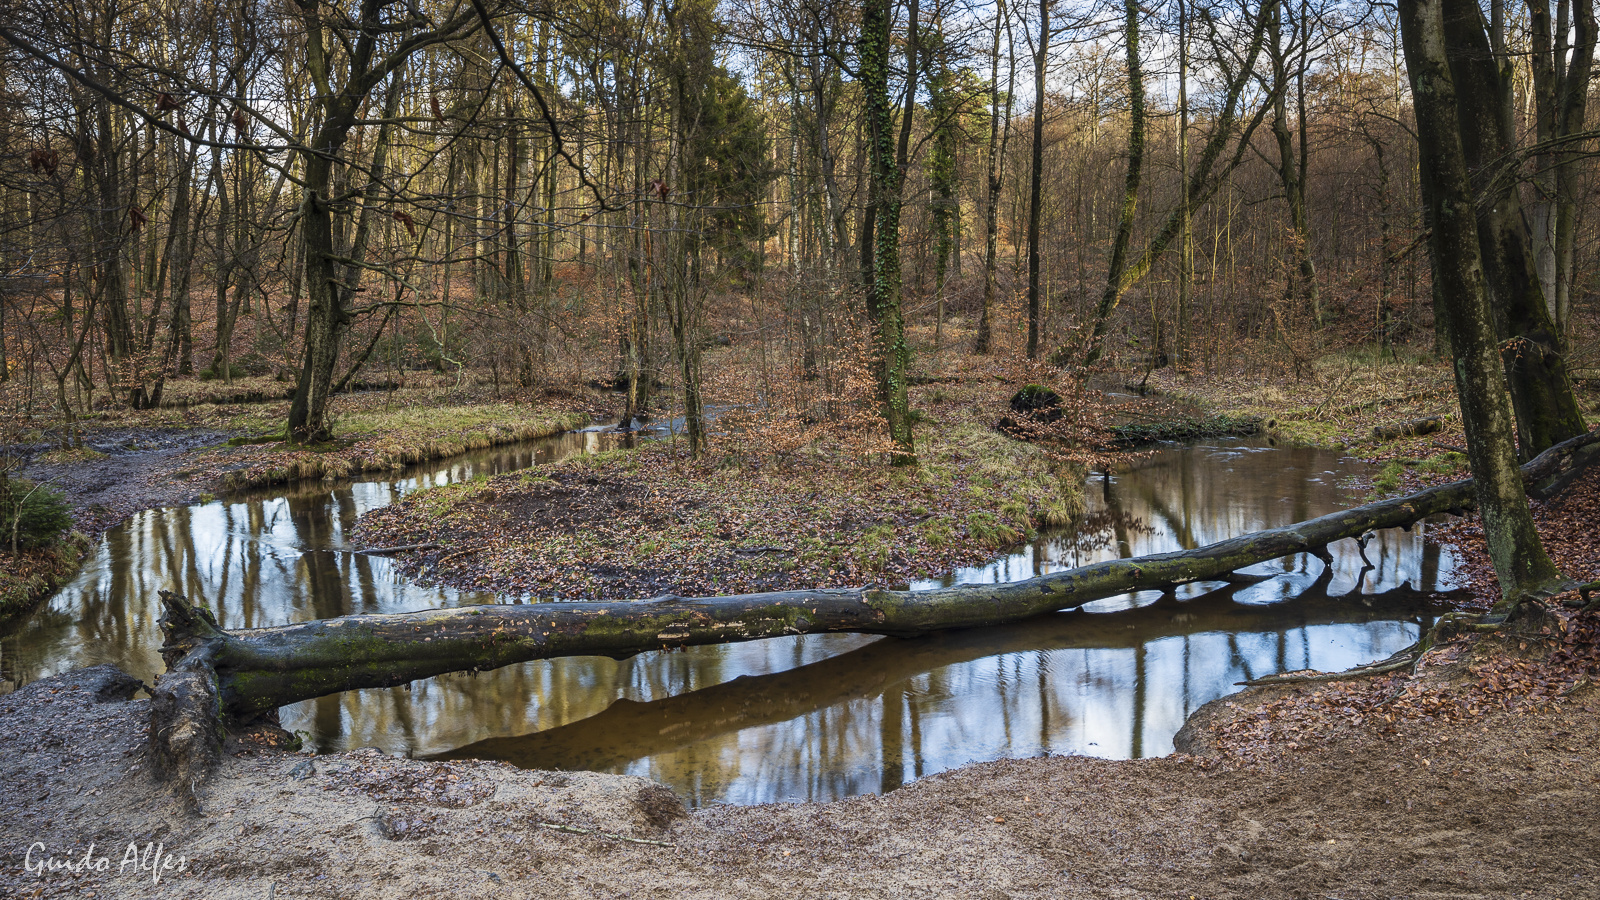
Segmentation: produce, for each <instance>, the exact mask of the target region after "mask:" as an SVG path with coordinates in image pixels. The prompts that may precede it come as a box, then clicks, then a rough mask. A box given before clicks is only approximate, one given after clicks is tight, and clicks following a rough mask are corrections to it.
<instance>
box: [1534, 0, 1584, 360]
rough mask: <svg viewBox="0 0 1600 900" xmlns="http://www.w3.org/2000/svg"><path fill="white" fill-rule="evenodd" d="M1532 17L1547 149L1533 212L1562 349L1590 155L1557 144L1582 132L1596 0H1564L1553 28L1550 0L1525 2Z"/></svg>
mask: <svg viewBox="0 0 1600 900" xmlns="http://www.w3.org/2000/svg"><path fill="white" fill-rule="evenodd" d="M1569 16H1570V21H1568V19H1569ZM1528 18H1529V32H1530V37H1531V39H1532V40H1531V50H1532V54H1531V57H1532V72H1533V101H1534V108H1535V136H1536V137H1537V140H1538V142H1539V144H1540V145H1543V146H1546V147H1549V148H1550V149H1549V150H1547V151H1545V152H1543V153H1541V154H1540V156H1539V160H1538V166H1537V174H1536V175H1535V176H1534V179H1533V183H1534V188H1535V191H1536V192H1537V199H1536V201H1535V202H1534V203H1533V205H1532V208H1531V209H1530V210H1529V217H1528V218H1529V220H1530V222H1531V223H1532V226H1533V227H1532V232H1533V234H1532V238H1533V252H1534V256H1535V259H1536V260H1537V266H1538V271H1539V281H1540V285H1541V287H1542V289H1543V291H1544V296H1545V306H1546V309H1547V310H1548V312H1549V314H1550V319H1551V321H1552V322H1553V323H1554V325H1555V329H1556V337H1557V339H1558V341H1559V342H1560V344H1561V346H1562V347H1563V348H1564V347H1565V343H1566V337H1567V330H1568V326H1569V322H1570V319H1571V315H1572V278H1573V275H1572V264H1573V250H1574V240H1575V228H1576V224H1577V207H1578V196H1579V193H1580V191H1581V186H1580V184H1579V179H1580V177H1581V175H1582V171H1581V169H1580V165H1581V162H1582V160H1583V159H1584V158H1585V154H1583V153H1582V152H1580V149H1579V148H1578V147H1576V146H1558V144H1560V143H1564V142H1566V141H1569V140H1571V139H1572V138H1573V137H1574V136H1576V135H1578V134H1580V133H1582V131H1583V127H1584V119H1585V117H1586V114H1587V109H1588V99H1589V96H1588V95H1589V78H1590V73H1591V72H1592V70H1593V68H1594V53H1595V39H1596V27H1595V16H1594V3H1593V2H1592V0H1570V2H1568V0H1563V2H1561V3H1560V4H1559V6H1558V16H1557V21H1556V22H1555V24H1554V26H1553V27H1552V24H1551V21H1550V4H1549V2H1548V0H1528ZM1569 34H1570V35H1571V38H1572V40H1571V43H1570V44H1569V43H1568V40H1567V37H1568V35H1569Z"/></svg>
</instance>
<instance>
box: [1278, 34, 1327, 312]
mask: <svg viewBox="0 0 1600 900" xmlns="http://www.w3.org/2000/svg"><path fill="white" fill-rule="evenodd" d="M1273 17H1274V19H1275V20H1278V21H1274V22H1273V23H1272V25H1271V26H1270V27H1271V31H1272V43H1271V45H1270V47H1271V50H1272V74H1273V79H1274V80H1275V81H1276V82H1277V92H1276V95H1275V96H1276V99H1275V100H1274V102H1273V104H1272V136H1273V138H1274V139H1275V141H1276V143H1277V145H1278V181H1279V183H1281V184H1282V185H1283V199H1284V202H1285V204H1286V205H1287V206H1288V207H1289V224H1290V227H1291V228H1293V233H1294V247H1293V248H1292V250H1293V253H1294V258H1295V268H1296V277H1295V280H1296V281H1297V282H1298V285H1299V291H1298V293H1299V295H1300V299H1301V300H1303V301H1304V302H1305V304H1306V306H1307V307H1308V308H1309V309H1310V310H1311V320H1312V321H1313V322H1315V323H1316V324H1318V325H1321V324H1322V300H1321V296H1320V294H1319V293H1318V291H1317V267H1316V263H1315V262H1314V261H1313V260H1312V258H1311V224H1310V222H1309V220H1308V218H1307V214H1306V185H1305V173H1306V166H1307V160H1306V158H1305V152H1306V141H1305V128H1306V120H1305V66H1306V58H1305V55H1306V52H1307V51H1306V49H1305V48H1306V44H1307V43H1308V42H1309V40H1310V37H1309V35H1308V34H1305V33H1303V32H1302V29H1308V28H1309V27H1310V25H1309V23H1307V22H1306V21H1304V15H1303V11H1302V17H1301V20H1300V21H1298V22H1296V23H1295V24H1294V26H1293V27H1292V28H1291V30H1290V38H1289V44H1288V46H1287V47H1286V46H1285V45H1284V42H1283V25H1282V21H1281V19H1282V17H1283V5H1282V4H1279V5H1277V6H1275V7H1274V8H1273ZM1291 54H1296V55H1297V56H1298V58H1297V59H1296V65H1295V71H1293V72H1291V71H1290V67H1289V58H1290V55H1291ZM1290 78H1294V79H1295V80H1296V81H1297V85H1298V86H1297V89H1296V90H1297V96H1298V97H1299V104H1298V105H1299V110H1298V112H1299V120H1298V123H1297V130H1298V131H1299V134H1300V148H1299V149H1300V152H1299V155H1298V157H1297V156H1296V153H1295V146H1294V135H1293V133H1292V132H1291V131H1290V129H1289V89H1288V85H1289V79H1290Z"/></svg>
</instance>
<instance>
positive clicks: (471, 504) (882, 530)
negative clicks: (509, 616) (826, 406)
mask: <svg viewBox="0 0 1600 900" xmlns="http://www.w3.org/2000/svg"><path fill="white" fill-rule="evenodd" d="M1014 389H1015V386H1012V387H1011V388H1010V389H1009V390H1008V389H1006V387H1005V385H1003V384H999V385H997V384H994V383H992V382H990V381H988V380H985V381H983V382H981V383H972V384H964V385H952V386H943V385H941V386H935V387H919V388H917V389H916V390H915V392H914V394H915V395H916V397H917V401H918V402H917V404H916V405H917V406H918V408H920V409H925V410H926V411H927V412H925V413H924V418H923V421H922V423H921V424H920V425H919V426H918V431H917V434H918V438H917V440H918V443H917V451H918V458H919V465H918V466H916V467H914V468H910V467H899V468H897V467H894V466H890V465H887V464H885V463H884V462H883V461H882V454H881V453H872V454H870V455H872V456H874V457H876V459H875V460H872V461H867V462H866V463H865V464H863V460H862V458H861V457H862V455H863V454H862V453H861V452H860V450H859V448H855V447H841V446H837V445H831V444H829V443H827V442H826V440H824V441H823V442H821V443H820V445H811V446H808V447H805V448H803V449H796V450H794V451H792V452H788V453H783V454H781V455H780V454H774V453H770V452H769V453H760V454H745V453H739V452H722V453H717V454H713V455H709V456H707V457H706V458H704V459H700V460H693V459H690V458H688V455H687V453H686V452H684V448H683V446H682V442H681V440H680V441H675V442H671V443H669V442H666V441H657V442H650V443H643V444H640V445H639V446H638V447H636V448H634V449H630V450H618V451H614V452H610V453H602V454H598V455H592V456H581V457H576V458H573V459H569V460H566V461H563V462H558V463H553V464H546V465H540V466H535V467H533V468H530V469H525V470H521V471H517V472H510V473H506V474H504V475H499V476H494V477H490V478H485V479H480V480H476V481H471V482H465V483H460V484H454V485H448V486H443V487H436V488H430V489H427V490H422V491H416V492H413V493H411V494H408V495H407V496H406V497H405V498H403V499H402V500H400V501H399V502H397V503H395V504H393V505H390V506H386V507H383V508H381V509H378V510H374V511H373V512H371V513H369V514H367V515H366V516H364V517H363V518H362V520H361V523H360V528H359V531H358V532H357V535H356V539H357V541H358V542H360V543H362V544H364V545H366V546H369V547H389V546H415V545H425V546H426V549H423V550H419V551H417V552H415V553H408V554H405V555H402V556H400V557H399V560H400V566H401V568H402V571H405V572H406V573H407V574H409V575H413V576H417V577H426V578H429V579H434V580H439V581H442V582H445V583H449V584H452V585H455V586H458V587H471V588H474V589H479V590H494V591H498V592H504V593H510V594H518V595H530V596H535V597H560V598H565V599H607V600H610V599H626V598H634V597H651V596H659V595H661V594H676V595H679V596H697V595H715V594H731V593H746V592H753V591H761V590H784V589H794V588H803V587H848V586H860V585H862V584H894V583H899V582H904V581H907V580H910V579H915V578H929V577H937V576H939V575H942V574H944V573H946V572H949V571H951V570H952V569H955V568H957V567H959V566H964V565H975V564H978V563H982V562H985V561H987V560H988V559H990V558H992V557H993V556H994V555H995V554H996V553H998V552H1000V551H1002V550H1004V549H1006V548H1009V547H1012V546H1014V545H1015V544H1016V543H1017V542H1019V541H1021V540H1022V539H1024V538H1026V537H1030V536H1032V535H1033V534H1034V533H1035V532H1036V531H1037V530H1038V529H1040V528H1043V527H1046V526H1052V525H1065V524H1067V523H1068V522H1070V521H1071V520H1072V519H1073V518H1074V517H1075V516H1077V515H1078V514H1079V513H1080V512H1081V510H1082V498H1081V484H1082V480H1083V474H1084V470H1083V468H1082V466H1081V465H1078V464H1076V463H1075V462H1074V461H1072V460H1066V459H1062V458H1060V457H1057V456H1054V455H1052V454H1051V453H1049V452H1048V451H1046V450H1044V449H1041V448H1040V447H1038V446H1035V445H1034V444H1030V443H1027V442H1023V441H1018V440H1015V439H1013V438H1010V437H1007V436H1005V435H1003V434H1000V433H999V432H997V431H996V430H995V429H994V428H993V425H994V423H995V422H996V421H998V420H999V419H1000V417H1001V416H1002V415H1003V414H1004V413H1005V412H1007V410H1006V406H1005V401H1006V398H1008V397H1009V396H1010V392H1011V390H1014ZM716 427H718V428H737V427H739V426H737V425H730V424H729V423H727V422H726V420H719V421H717V422H716ZM723 439H724V440H726V436H725V435H724V436H723ZM769 439H770V438H769Z"/></svg>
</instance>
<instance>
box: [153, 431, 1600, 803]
mask: <svg viewBox="0 0 1600 900" xmlns="http://www.w3.org/2000/svg"><path fill="white" fill-rule="evenodd" d="M1597 457H1600V431H1596V432H1589V433H1588V434H1584V435H1580V436H1578V437H1575V438H1573V439H1571V440H1569V441H1566V442H1564V443H1562V444H1559V445H1557V446H1555V447H1553V448H1551V449H1550V450H1548V451H1546V452H1545V453H1543V454H1541V455H1540V456H1539V457H1538V458H1536V459H1534V460H1533V461H1531V462H1529V463H1528V464H1527V465H1526V466H1524V467H1523V473H1524V478H1525V481H1526V482H1527V483H1528V485H1529V487H1530V489H1535V490H1537V489H1539V487H1540V486H1541V485H1548V484H1551V483H1559V484H1565V483H1567V482H1568V481H1570V478H1571V477H1573V476H1574V475H1575V473H1576V472H1577V471H1578V470H1579V469H1580V468H1582V467H1584V466H1587V465H1588V464H1590V463H1591V462H1592V461H1593V460H1594V459H1595V458H1597ZM1473 503H1474V499H1473V486H1472V482H1471V480H1466V481H1458V482H1455V483H1452V484H1446V485H1439V486H1436V487H1432V488H1428V489H1426V490H1423V491H1419V492H1418V493H1415V494H1412V495H1410V496H1407V497H1399V498H1395V499H1392V500H1385V501H1381V502H1378V503H1373V504H1369V505H1367V506H1362V507H1357V508H1355V509H1349V510H1344V511H1342V512H1337V513H1332V514H1330V515H1326V516H1322V517H1319V518H1316V519H1311V520H1309V521H1306V522H1300V523H1297V524H1294V525H1288V526H1285V527H1282V528H1274V529H1269V530H1266V531H1259V532H1255V533H1253V534H1247V535H1242V536H1240V537H1236V538H1230V539H1228V540H1225V541H1219V542H1217V543H1215V544H1211V545H1210V546H1207V547H1201V548H1199V549H1196V550H1185V551H1178V552H1171V553H1158V554H1152V555H1150V556H1143V557H1135V558H1133V559H1117V560H1109V561H1105V562H1099V563H1094V564H1092V565H1088V566H1082V567H1079V568H1076V569H1069V570H1065V571H1062V572H1054V573H1051V574H1048V575H1044V576H1040V577H1038V578H1032V579H1029V580H1027V581H1018V582H1011V583H1008V584H993V585H960V586H956V587H949V588H940V589H935V590H928V591H915V592H913V591H895V590H882V589H876V588H851V589H837V588H836V589H810V590H793V591H776V592H769V593H760V594H743V595H736V596H727V597H695V598H686V597H675V596H665V597H657V598H655V599H652V600H643V601H622V602H610V603H533V604H520V605H487V606H467V607H459V608H453V609H433V610H425V611H421V612H413V613H398V614H389V615H358V616H343V617H340V618H336V619H327V620H319V621H312V622H303V623H299V624H294V625H283V626H278V627H272V628H255V629H248V630H240V631H232V632H230V631H225V630H223V629H221V628H218V627H217V625H216V622H215V620H214V619H213V618H212V617H211V616H210V615H209V614H207V613H205V612H204V611H203V610H198V609H196V608H195V607H194V606H193V605H192V604H190V602H189V601H188V600H186V599H185V598H183V597H182V596H180V595H178V594H175V593H170V592H163V593H162V595H161V599H162V603H163V605H164V606H165V607H166V614H165V615H163V617H162V628H163V630H164V632H165V634H166V638H167V639H166V645H165V647H164V648H163V657H164V658H165V659H166V660H167V664H168V666H169V669H170V670H171V672H169V674H168V675H167V676H163V678H162V682H163V683H165V681H166V679H167V678H169V677H173V673H187V674H185V675H181V676H180V677H182V678H187V677H189V676H195V677H198V678H200V679H201V680H205V679H208V678H209V679H210V680H211V681H212V682H213V684H214V689H215V694H214V695H211V694H207V693H206V692H204V691H189V692H188V695H189V696H192V697H193V698H194V699H195V702H201V703H203V705H205V707H206V709H207V710H210V711H212V712H211V714H212V715H216V714H217V713H220V714H221V715H222V716H223V717H225V718H226V719H227V720H229V721H230V723H237V722H245V721H250V720H252V719H254V718H256V717H258V716H260V715H262V714H267V713H271V712H272V711H274V710H276V709H277V708H278V707H281V706H284V705H287V704H290V703H295V702H298V701H300V700H308V699H311V698H314V697H321V696H325V695H328V694H333V693H338V692H341V691H349V690H358V689H363V688H381V687H394V686H397V685H401V684H406V683H408V682H411V681H414V680H416V679H419V678H430V677H433V676H435V675H442V674H445V673H448V672H462V671H486V670H489V669H495V668H499V667H501V666H508V665H513V664H515V663H521V662H527V661H530V660H537V659H551V658H555V657H562V656H608V657H612V658H616V659H626V658H628V657H630V656H633V655H635V654H638V653H642V652H645V651H649V650H660V649H670V648H675V647H683V646H689V645H698V644H717V643H732V642H738V641H751V640H759V639H762V638H769V637H780V636H783V635H790V634H812V633H819V632H856V633H862V634H884V635H895V636H901V637H907V636H913V635H921V634H928V633H931V632H936V631H944V630H949V629H957V628H976V627H981V626H987V625H998V624H1003V623H1008V622H1017V621H1020V620H1023V619H1026V618H1030V617H1032V616H1037V615H1041V614H1044V613H1050V612H1055V611H1058V610H1065V609H1074V608H1077V607H1079V606H1082V605H1084V604H1085V603H1089V602H1091V601H1093V600H1099V599H1102V598H1105V597H1111V596H1115V595H1117V594H1123V593H1128V592H1131V591H1139V590H1147V589H1152V588H1166V587H1170V586H1173V585H1178V584H1184V583H1188V582H1193V581H1207V580H1222V579H1224V578H1226V577H1227V576H1229V575H1230V574H1231V573H1235V572H1236V571H1237V570H1239V569H1241V568H1244V567H1246V566H1250V565H1254V564H1257V563H1262V562H1267V561H1269V560H1273V559H1278V558H1280V557H1284V556H1288V555H1290V554H1294V553H1301V552H1312V553H1318V552H1319V551H1322V553H1319V555H1323V554H1325V550H1324V549H1323V548H1325V547H1326V546H1327V545H1328V544H1330V543H1333V542H1334V541H1338V540H1341V539H1344V538H1359V537H1360V536H1362V535H1364V534H1366V533H1367V532H1369V531H1374V530H1379V529H1384V528H1394V527H1409V526H1411V525H1412V524H1414V523H1415V522H1417V521H1419V520H1421V519H1424V518H1427V517H1428V516H1431V515H1434V514H1436V513H1442V512H1449V511H1453V510H1461V509H1466V508H1469V507H1471V506H1472V505H1473ZM160 689H162V688H160V687H158V690H160ZM213 698H214V699H213ZM203 713H204V711H202V712H201V713H199V714H203ZM177 731H182V732H183V733H197V734H198V733H199V732H194V729H192V728H187V729H178V730H177ZM174 733H176V732H174ZM207 733H208V732H207ZM156 739H157V737H156V735H155V733H154V730H152V741H155V740H156ZM179 768H180V769H183V770H184V771H185V772H187V771H189V770H188V769H187V768H185V767H179Z"/></svg>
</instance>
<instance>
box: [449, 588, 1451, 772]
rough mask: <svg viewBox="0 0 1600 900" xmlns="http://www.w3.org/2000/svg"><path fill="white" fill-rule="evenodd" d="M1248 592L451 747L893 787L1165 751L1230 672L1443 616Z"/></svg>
mask: <svg viewBox="0 0 1600 900" xmlns="http://www.w3.org/2000/svg"><path fill="white" fill-rule="evenodd" d="M1240 590H1241V589H1238V588H1233V587H1229V588H1224V589H1221V590H1216V591H1212V592H1210V593H1208V594H1206V595H1204V596H1203V597H1200V598H1197V599H1193V600H1189V601H1179V600H1177V599H1175V598H1172V597H1170V596H1169V597H1168V598H1164V599H1162V600H1159V601H1157V602H1156V603H1154V604H1152V605H1150V606H1146V607H1143V608H1140V609H1136V610H1130V611H1126V612H1121V613H1115V614H1108V615H1094V614H1086V613H1064V614H1059V615H1056V616H1049V617H1045V618H1042V619H1039V620H1035V621H1032V622H1026V623H1020V624H1018V625H1013V626H1006V627H1003V628H994V629H984V630H982V631H963V632H951V633H947V634H939V635H930V636H926V637H921V638H915V639H909V640H896V639H887V638H886V639H882V640H875V641H873V642H871V643H868V644H866V645H864V646H861V647H858V648H856V649H854V650H850V651H848V652H845V653H841V654H837V655H832V656H827V657H825V658H822V659H819V660H817V661H815V662H810V663H807V664H804V665H800V666H797V667H794V668H790V669H785V670H782V671H777V672H772V673H769V674H764V675H757V676H749V677H741V678H735V679H733V680H730V681H724V682H722V683H719V684H714V685H712V686H709V687H703V688H699V689H695V690H685V691H683V692H680V693H674V694H670V695H667V696H663V697H662V698H661V699H657V700H653V701H650V702H638V701H635V700H631V699H621V700H618V701H616V702H613V703H610V704H609V705H608V706H607V707H606V708H605V709H604V710H603V711H600V712H598V713H596V714H595V715H593V716H590V717H587V718H584V719H580V720H577V721H573V722H569V723H567V724H563V725H560V726H557V727H553V728H547V729H544V730H541V731H537V732H534V733H532V734H527V735H523V736H519V737H496V738H490V739H487V740H484V741H480V742H477V743H474V744H472V745H469V746H466V747H462V748H459V749H457V750H453V751H449V752H448V753H446V754H444V756H446V757H449V758H464V757H491V758H496V759H503V760H508V761H511V762H513V763H516V764H517V765H521V766H525V767H528V768H558V769H596V770H600V771H617V772H630V773H635V774H641V775H648V776H650V777H654V778H658V779H660V780H663V781H666V782H667V783H669V784H673V785H675V786H677V787H679V788H680V789H684V790H686V791H687V792H688V793H689V795H690V796H691V798H694V797H698V798H699V799H702V800H713V799H716V800H735V801H744V800H772V799H785V798H796V797H817V798H826V797H833V796H840V795H843V794H848V793H851V792H854V791H857V790H861V789H869V790H884V789H888V788H892V787H894V786H896V785H898V784H901V783H903V782H905V781H907V780H912V779H915V778H918V777H921V776H923V775H925V774H927V773H929V772H931V771H938V770H941V769H944V768H949V767H951V766H952V765H960V764H961V763H964V762H966V761H968V759H982V758H995V757H998V756H1016V755H1032V754H1034V753H1038V752H1068V751H1076V752H1090V753H1095V754H1097V755H1110V756H1139V755H1148V754H1152V753H1164V752H1167V751H1168V750H1170V746H1171V737H1172V734H1173V733H1174V732H1175V731H1176V730H1177V728H1178V727H1179V725H1181V723H1182V721H1183V719H1184V718H1186V717H1187V716H1188V714H1189V713H1190V712H1192V711H1193V710H1194V709H1195V708H1197V707H1198V706H1199V705H1201V704H1202V703H1205V702H1206V701H1208V700H1211V699H1213V698H1215V697H1217V696H1221V695H1222V694H1224V693H1226V692H1228V691H1231V690H1232V689H1233V682H1235V681H1239V680H1243V679H1245V678H1249V677H1253V676H1256V675H1259V674H1265V673H1266V672H1267V671H1283V670H1285V669H1292V668H1303V667H1308V666H1314V667H1319V668H1332V667H1337V666H1342V665H1348V664H1354V662H1355V661H1365V660H1367V659H1371V658H1376V657H1379V656H1382V655H1385V654H1386V653H1387V652H1389V651H1391V650H1392V649H1394V648H1396V647H1398V646H1401V645H1403V644H1404V643H1408V642H1409V641H1410V640H1413V639H1415V636H1416V634H1417V633H1418V631H1419V629H1420V628H1422V627H1425V625H1426V624H1427V623H1428V622H1429V621H1430V617H1431V616H1432V615H1433V613H1434V612H1436V611H1437V610H1436V607H1435V606H1434V605H1432V604H1431V603H1430V601H1429V600H1428V598H1427V597H1425V596H1424V595H1420V594H1417V593H1415V592H1412V591H1409V590H1405V589H1397V590H1394V591H1391V592H1390V593H1389V594H1387V595H1384V596H1382V597H1379V598H1369V600H1370V601H1371V604H1370V605H1368V604H1363V603H1361V602H1360V601H1359V600H1353V599H1349V598H1345V599H1340V598H1330V597H1327V596H1326V595H1324V594H1321V593H1317V594H1315V595H1313V596H1308V597H1305V598H1302V600H1300V601H1296V602H1294V603H1290V604H1281V605H1274V606H1262V605H1259V604H1252V603H1241V602H1238V599H1237V595H1238V593H1239V592H1240ZM1352 607H1354V608H1352ZM801 643H803V642H802V641H796V642H795V644H796V645H799V644H801ZM668 655H669V656H674V657H679V658H681V657H684V656H692V655H693V651H690V653H688V654H668ZM641 659H642V658H641ZM862 785H867V787H865V788H862Z"/></svg>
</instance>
